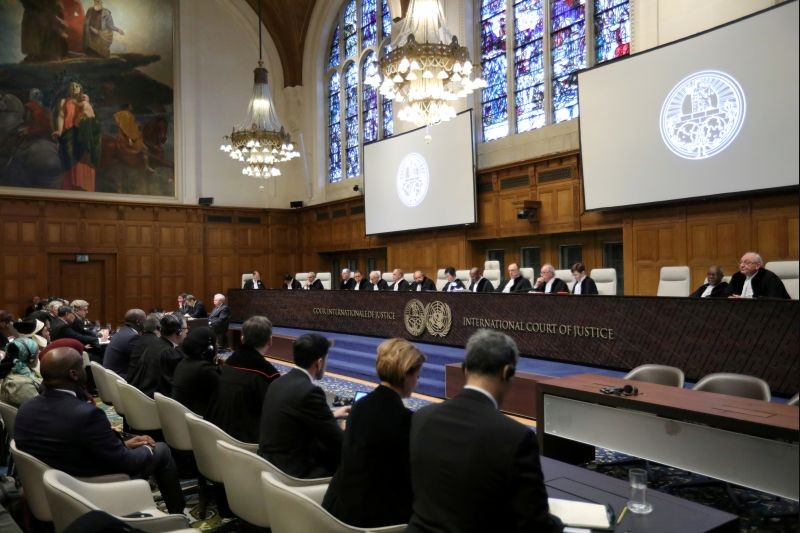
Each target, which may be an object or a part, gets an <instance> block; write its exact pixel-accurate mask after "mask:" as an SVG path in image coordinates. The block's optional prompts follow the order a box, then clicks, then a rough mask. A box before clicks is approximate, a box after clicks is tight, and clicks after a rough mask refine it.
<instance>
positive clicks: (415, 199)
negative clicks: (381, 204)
mask: <svg viewBox="0 0 800 533" xmlns="http://www.w3.org/2000/svg"><path fill="white" fill-rule="evenodd" d="M429 184H430V172H429V171H428V163H427V161H425V158H424V157H422V156H421V155H419V154H417V153H413V152H412V153H410V154H408V155H406V156H405V157H404V158H403V160H402V161H400V165H398V167H397V197H398V198H400V201H401V202H403V205H405V206H407V207H416V206H418V205H419V204H421V203H422V201H423V200H424V199H425V195H427V194H428V185H429Z"/></svg>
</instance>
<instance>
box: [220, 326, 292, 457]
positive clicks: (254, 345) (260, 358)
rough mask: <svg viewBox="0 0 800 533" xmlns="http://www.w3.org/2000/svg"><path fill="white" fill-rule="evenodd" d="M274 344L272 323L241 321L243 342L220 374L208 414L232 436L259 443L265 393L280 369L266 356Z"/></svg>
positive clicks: (226, 362)
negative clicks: (242, 322)
mask: <svg viewBox="0 0 800 533" xmlns="http://www.w3.org/2000/svg"><path fill="white" fill-rule="evenodd" d="M270 346H272V323H271V322H270V321H269V319H268V318H267V317H265V316H258V315H256V316H253V317H250V318H248V319H247V320H245V321H244V324H242V344H241V345H240V346H239V348H237V349H236V351H235V352H234V353H233V355H231V356H230V357H229V358H228V359H227V361H225V365H224V366H223V367H222V371H221V372H220V376H219V386H218V387H217V391H216V393H215V394H214V396H213V397H212V399H211V403H210V405H209V407H208V416H207V417H206V418H207V419H208V420H209V421H210V422H211V423H212V424H216V425H217V426H219V427H220V428H222V430H223V431H225V432H226V433H228V434H230V435H231V436H232V437H234V438H236V439H239V440H241V441H244V442H258V436H259V430H258V428H259V425H260V424H261V409H262V407H263V405H264V396H266V394H267V390H268V389H269V388H270V386H271V384H272V383H273V382H274V381H275V380H277V379H278V378H279V377H280V372H278V370H277V369H276V368H275V367H274V366H272V364H271V363H270V362H269V361H267V360H266V359H265V357H266V355H267V351H269V348H270Z"/></svg>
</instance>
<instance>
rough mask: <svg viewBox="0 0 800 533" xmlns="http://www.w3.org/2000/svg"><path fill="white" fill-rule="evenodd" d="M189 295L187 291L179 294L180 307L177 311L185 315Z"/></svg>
mask: <svg viewBox="0 0 800 533" xmlns="http://www.w3.org/2000/svg"><path fill="white" fill-rule="evenodd" d="M187 296H189V295H188V294H186V293H185V292H182V293H180V294H179V295H178V309H177V312H178V313H180V314H181V315H185V314H186V313H187V306H186V297H187Z"/></svg>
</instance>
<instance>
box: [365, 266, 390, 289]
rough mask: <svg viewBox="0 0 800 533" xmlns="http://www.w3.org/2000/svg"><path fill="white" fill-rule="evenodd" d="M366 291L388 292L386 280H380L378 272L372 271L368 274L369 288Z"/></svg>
mask: <svg viewBox="0 0 800 533" xmlns="http://www.w3.org/2000/svg"><path fill="white" fill-rule="evenodd" d="M367 290H368V291H388V290H389V284H388V283H386V280H385V279H383V278H381V273H380V272H379V271H378V270H373V271H372V272H370V273H369V287H367Z"/></svg>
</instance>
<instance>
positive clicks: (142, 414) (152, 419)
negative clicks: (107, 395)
mask: <svg viewBox="0 0 800 533" xmlns="http://www.w3.org/2000/svg"><path fill="white" fill-rule="evenodd" d="M117 388H118V390H119V397H120V399H121V400H122V405H124V406H125V420H126V421H127V422H128V426H130V427H131V428H132V429H135V430H137V431H148V430H159V429H161V420H160V419H159V417H158V410H157V409H156V402H155V400H153V399H151V398H149V397H148V396H147V395H146V394H145V393H143V392H142V391H140V390H139V389H137V388H136V387H134V386H133V385H129V384H127V383H125V382H124V381H117Z"/></svg>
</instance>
